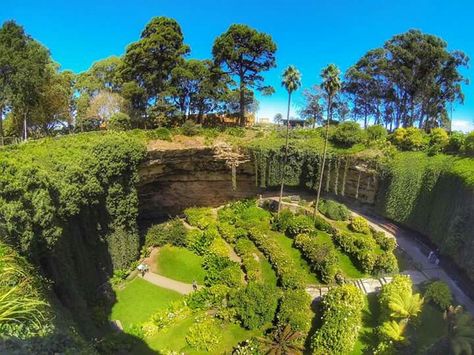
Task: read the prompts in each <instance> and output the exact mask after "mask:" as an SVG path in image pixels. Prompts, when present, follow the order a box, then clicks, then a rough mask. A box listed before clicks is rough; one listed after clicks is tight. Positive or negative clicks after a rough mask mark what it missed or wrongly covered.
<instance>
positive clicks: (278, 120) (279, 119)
mask: <svg viewBox="0 0 474 355" xmlns="http://www.w3.org/2000/svg"><path fill="white" fill-rule="evenodd" d="M273 121H275V123H277V124H278V125H280V124H281V123H282V122H283V115H282V114H281V113H279V112H278V113H277V114H275V116H274V117H273Z"/></svg>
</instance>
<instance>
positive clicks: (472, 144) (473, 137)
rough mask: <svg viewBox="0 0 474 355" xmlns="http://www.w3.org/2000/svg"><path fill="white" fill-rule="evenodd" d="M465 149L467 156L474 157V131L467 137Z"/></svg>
mask: <svg viewBox="0 0 474 355" xmlns="http://www.w3.org/2000/svg"><path fill="white" fill-rule="evenodd" d="M463 149H464V152H466V153H467V154H469V155H473V156H474V131H472V132H471V133H469V134H468V135H467V136H466V139H465V140H464V148H463Z"/></svg>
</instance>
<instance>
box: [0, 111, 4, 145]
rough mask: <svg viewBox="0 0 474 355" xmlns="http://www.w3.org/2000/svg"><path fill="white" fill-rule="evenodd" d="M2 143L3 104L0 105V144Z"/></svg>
mask: <svg viewBox="0 0 474 355" xmlns="http://www.w3.org/2000/svg"><path fill="white" fill-rule="evenodd" d="M2 145H4V143H3V106H0V146H2Z"/></svg>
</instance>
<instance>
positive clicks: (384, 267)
mask: <svg viewBox="0 0 474 355" xmlns="http://www.w3.org/2000/svg"><path fill="white" fill-rule="evenodd" d="M395 272H398V260H397V257H396V256H395V255H394V254H393V253H391V252H386V253H383V254H379V255H377V256H376V258H375V264H374V267H373V270H372V274H374V275H377V274H392V273H395Z"/></svg>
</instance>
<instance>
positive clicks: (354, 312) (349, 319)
mask: <svg viewBox="0 0 474 355" xmlns="http://www.w3.org/2000/svg"><path fill="white" fill-rule="evenodd" d="M363 308H364V295H363V294H362V293H361V291H360V290H359V289H358V288H357V287H355V286H354V285H343V286H339V287H335V288H333V289H331V290H329V292H328V293H327V294H326V296H324V297H323V299H322V301H321V309H322V312H323V316H322V326H321V328H320V329H319V330H317V331H316V333H315V334H314V336H313V338H312V340H311V347H312V349H313V351H314V352H315V353H318V354H349V353H350V352H351V351H352V350H353V348H354V345H355V343H356V341H357V337H358V335H359V330H360V328H361V326H362V309H363Z"/></svg>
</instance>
